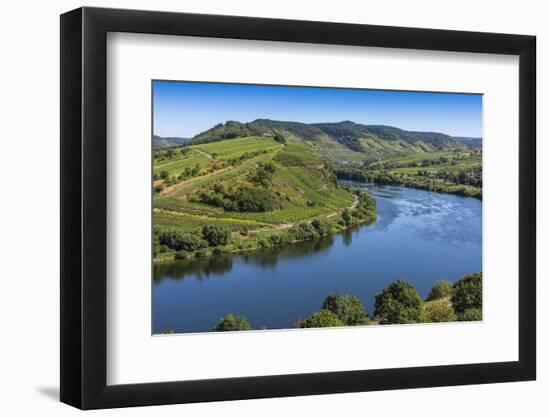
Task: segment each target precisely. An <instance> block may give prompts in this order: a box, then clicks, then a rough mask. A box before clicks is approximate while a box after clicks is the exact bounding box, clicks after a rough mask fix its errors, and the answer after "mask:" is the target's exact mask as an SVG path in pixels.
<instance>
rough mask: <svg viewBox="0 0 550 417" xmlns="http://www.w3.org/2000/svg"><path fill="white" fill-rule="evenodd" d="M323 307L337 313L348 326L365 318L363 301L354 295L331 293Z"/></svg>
mask: <svg viewBox="0 0 550 417" xmlns="http://www.w3.org/2000/svg"><path fill="white" fill-rule="evenodd" d="M322 308H323V310H329V311H331V312H333V313H334V314H336V315H337V316H338V318H339V319H340V320H341V321H342V322H343V323H344V324H345V325H347V326H353V325H355V324H357V323H358V322H360V321H361V320H363V319H364V318H365V309H364V307H363V303H362V302H361V300H359V298H357V297H355V296H352V295H338V294H334V293H333V294H329V295H328V296H327V298H325V301H324V302H323V307H322Z"/></svg>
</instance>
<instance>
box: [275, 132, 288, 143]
mask: <svg viewBox="0 0 550 417" xmlns="http://www.w3.org/2000/svg"><path fill="white" fill-rule="evenodd" d="M273 139H274V140H275V141H276V142H279V143H283V144H284V143H286V139H285V137H284V136H283V135H281V134H280V133H276V134H275V136H273Z"/></svg>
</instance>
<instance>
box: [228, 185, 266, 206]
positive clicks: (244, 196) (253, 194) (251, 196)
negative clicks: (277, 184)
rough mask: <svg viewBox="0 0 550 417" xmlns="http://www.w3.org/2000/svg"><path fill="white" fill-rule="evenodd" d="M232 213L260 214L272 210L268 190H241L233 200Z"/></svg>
mask: <svg viewBox="0 0 550 417" xmlns="http://www.w3.org/2000/svg"><path fill="white" fill-rule="evenodd" d="M232 208H233V209H236V210H234V211H241V212H262V211H271V210H273V209H274V201H273V197H272V196H271V193H270V192H269V191H268V190H262V189H254V190H252V189H247V188H245V189H242V190H241V191H240V192H239V193H238V194H237V195H236V196H235V199H234V200H233V207H232Z"/></svg>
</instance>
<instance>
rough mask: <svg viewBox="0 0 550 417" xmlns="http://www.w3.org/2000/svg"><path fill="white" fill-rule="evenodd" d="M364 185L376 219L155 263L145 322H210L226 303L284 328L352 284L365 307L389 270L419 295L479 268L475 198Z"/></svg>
mask: <svg viewBox="0 0 550 417" xmlns="http://www.w3.org/2000/svg"><path fill="white" fill-rule="evenodd" d="M352 186H353V187H354V188H367V189H368V190H369V191H370V192H371V193H372V194H373V195H374V197H375V198H376V201H377V214H378V217H377V220H376V222H375V223H374V224H372V225H368V226H363V227H358V228H355V229H349V230H346V231H344V232H342V233H340V234H337V235H334V236H330V237H326V238H322V239H316V240H310V241H305V242H300V243H296V244H291V245H286V246H281V247H277V248H272V249H266V250H262V251H257V252H248V253H241V254H234V255H218V256H211V257H207V258H196V259H191V260H185V261H177V262H170V263H163V264H157V265H155V266H154V288H153V328H154V330H155V331H162V330H164V329H173V330H175V331H176V332H202V331H210V330H211V329H212V327H213V326H214V325H215V323H216V322H217V321H218V320H219V318H220V317H222V316H225V315H226V314H227V313H233V314H242V315H244V316H246V317H247V319H248V320H249V322H250V323H251V325H252V327H253V328H259V327H261V326H267V327H268V328H270V329H276V328H287V327H289V326H290V325H291V324H292V323H293V322H294V320H296V318H297V317H307V316H308V315H309V314H311V313H313V312H315V311H318V310H319V309H320V307H321V305H322V302H323V300H324V298H325V297H326V296H327V294H329V293H331V292H339V293H342V294H353V295H356V296H357V297H359V298H360V299H361V301H362V302H363V304H364V306H365V309H366V311H367V312H369V313H370V312H372V309H373V307H374V297H375V295H376V293H377V292H378V291H379V290H380V289H382V288H384V287H385V286H386V285H388V284H389V283H390V282H392V281H394V280H395V279H397V278H404V279H406V280H407V281H409V282H410V283H411V284H413V285H414V286H415V287H416V288H417V290H418V292H419V293H420V295H421V296H422V297H426V296H427V294H428V292H429V290H430V288H431V286H432V285H433V284H434V282H435V281H436V280H437V279H441V278H444V279H448V280H450V281H454V280H456V279H458V278H459V277H461V276H463V275H465V274H467V273H471V272H477V271H480V270H481V264H482V262H481V261H482V256H481V255H482V250H481V238H482V236H481V231H482V227H481V226H482V224H481V217H482V216H481V214H482V205H481V201H479V200H477V199H474V198H466V197H459V196H453V195H447V194H437V193H433V192H429V191H424V190H417V189H411V188H402V187H374V186H371V185H365V184H361V183H353V184H352Z"/></svg>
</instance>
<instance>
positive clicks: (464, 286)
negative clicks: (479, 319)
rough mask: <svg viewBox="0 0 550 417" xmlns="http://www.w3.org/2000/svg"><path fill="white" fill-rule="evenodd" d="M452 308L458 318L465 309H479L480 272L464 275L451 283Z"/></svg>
mask: <svg viewBox="0 0 550 417" xmlns="http://www.w3.org/2000/svg"><path fill="white" fill-rule="evenodd" d="M451 302H452V303H453V309H454V311H455V313H456V314H458V316H459V317H460V318H463V316H464V313H465V312H466V310H468V309H471V308H479V309H481V304H482V275H481V272H478V273H475V274H469V275H465V276H463V277H462V278H460V279H459V280H458V281H456V282H455V283H454V284H453V296H452V297H451Z"/></svg>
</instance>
